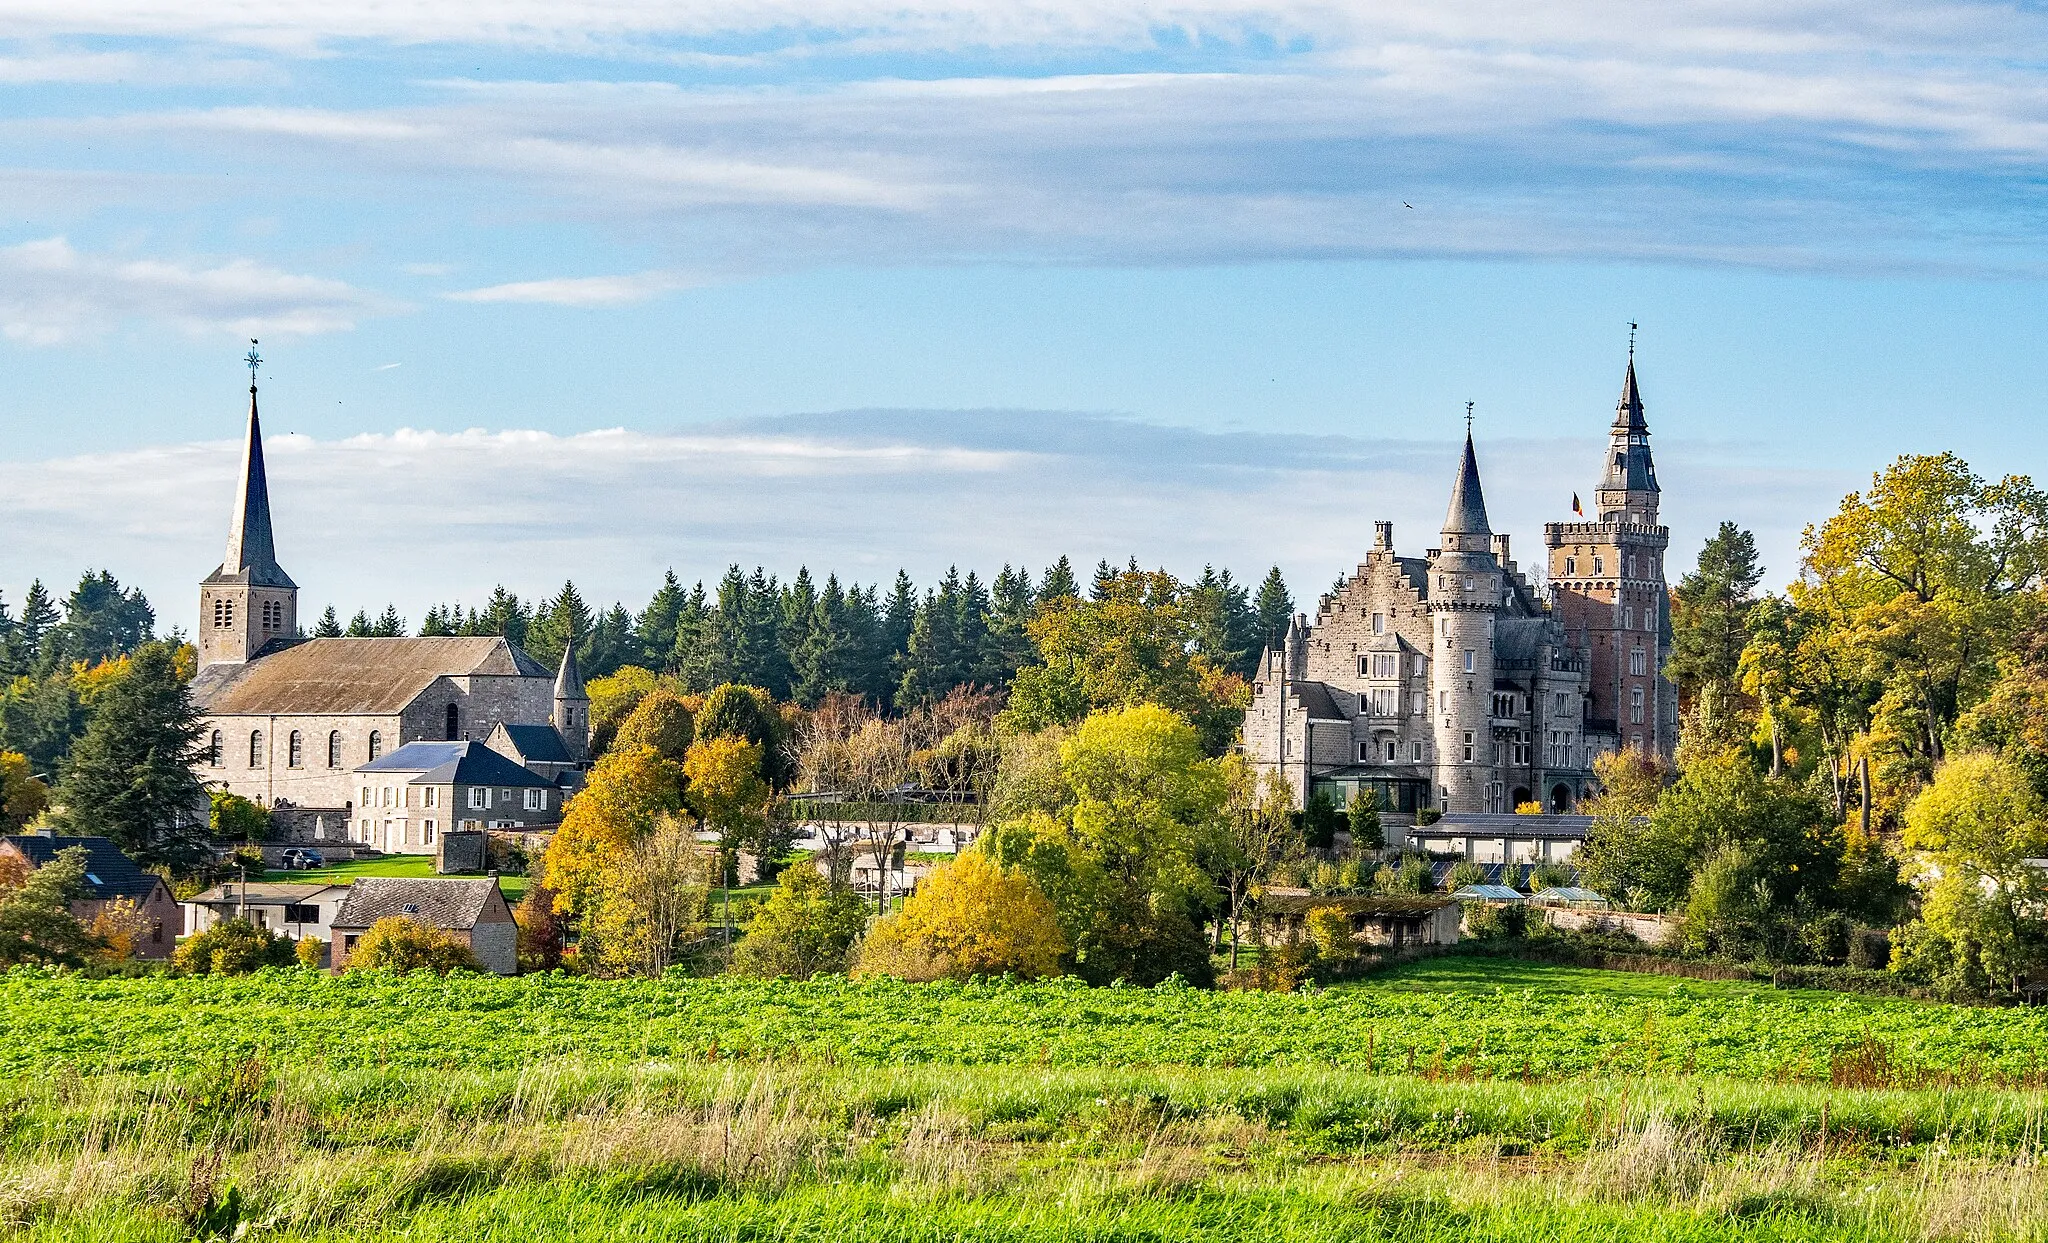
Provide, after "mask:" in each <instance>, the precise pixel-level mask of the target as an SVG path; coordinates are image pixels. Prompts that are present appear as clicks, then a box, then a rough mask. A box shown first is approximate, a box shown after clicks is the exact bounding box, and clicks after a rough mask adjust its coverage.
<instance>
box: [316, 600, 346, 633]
mask: <svg viewBox="0 0 2048 1243" xmlns="http://www.w3.org/2000/svg"><path fill="white" fill-rule="evenodd" d="M313 637H314V638H316V639H339V638H340V637H341V618H339V617H337V616H335V614H334V606H333V605H331V604H330V605H328V606H327V611H326V612H324V613H322V614H320V620H319V622H318V623H317V624H315V625H314V627H313Z"/></svg>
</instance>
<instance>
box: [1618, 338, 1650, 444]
mask: <svg viewBox="0 0 2048 1243" xmlns="http://www.w3.org/2000/svg"><path fill="white" fill-rule="evenodd" d="M1614 426H1615V429H1616V430H1618V431H1629V432H1643V433H1647V432H1648V431H1649V430H1650V425H1649V423H1648V422H1647V421H1645V420H1644V418H1643V395H1642V393H1640V392H1638V391H1637V389H1636V325H1635V323H1634V321H1630V323H1629V326H1628V371H1627V372H1626V373H1625V374H1624V375H1623V376H1622V379H1621V400H1620V401H1617V402H1615V403H1614Z"/></svg>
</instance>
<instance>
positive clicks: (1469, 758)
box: [1465, 729, 1472, 764]
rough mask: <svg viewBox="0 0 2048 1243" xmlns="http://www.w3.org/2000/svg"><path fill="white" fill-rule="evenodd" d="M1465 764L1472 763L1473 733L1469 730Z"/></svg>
mask: <svg viewBox="0 0 2048 1243" xmlns="http://www.w3.org/2000/svg"><path fill="white" fill-rule="evenodd" d="M1465 762H1466V763H1467V764H1470V763H1471V762H1472V731H1471V730H1469V729H1468V730H1466V731H1465Z"/></svg>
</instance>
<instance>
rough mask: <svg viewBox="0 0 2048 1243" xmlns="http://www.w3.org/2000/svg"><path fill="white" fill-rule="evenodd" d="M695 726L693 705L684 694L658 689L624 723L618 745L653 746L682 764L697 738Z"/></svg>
mask: <svg viewBox="0 0 2048 1243" xmlns="http://www.w3.org/2000/svg"><path fill="white" fill-rule="evenodd" d="M695 725H696V723H695V719H694V717H693V716H692V714H691V712H690V705H689V704H688V703H687V702H685V701H684V699H683V697H682V696H681V695H678V694H676V693H675V692H674V691H671V690H667V689H664V688H661V687H655V688H654V689H652V690H650V691H648V693H647V694H646V695H644V696H643V697H641V699H640V702H639V703H638V704H637V705H635V706H634V708H633V711H632V713H631V714H630V715H628V716H627V717H626V719H625V720H624V721H623V722H622V723H620V725H619V726H618V733H617V739H616V745H618V746H621V747H651V748H652V749H653V750H654V753H655V754H656V755H659V756H660V757H661V758H663V759H665V760H673V761H674V762H676V763H678V764H680V763H682V761H683V756H684V755H685V754H686V753H688V751H689V749H690V743H691V741H692V740H694V739H695V737H696V727H695Z"/></svg>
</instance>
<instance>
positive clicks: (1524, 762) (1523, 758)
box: [1515, 734, 1529, 767]
mask: <svg viewBox="0 0 2048 1243" xmlns="http://www.w3.org/2000/svg"><path fill="white" fill-rule="evenodd" d="M1528 763H1529V738H1528V735H1526V734H1516V735H1515V764H1516V766H1518V767H1527V766H1528Z"/></svg>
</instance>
